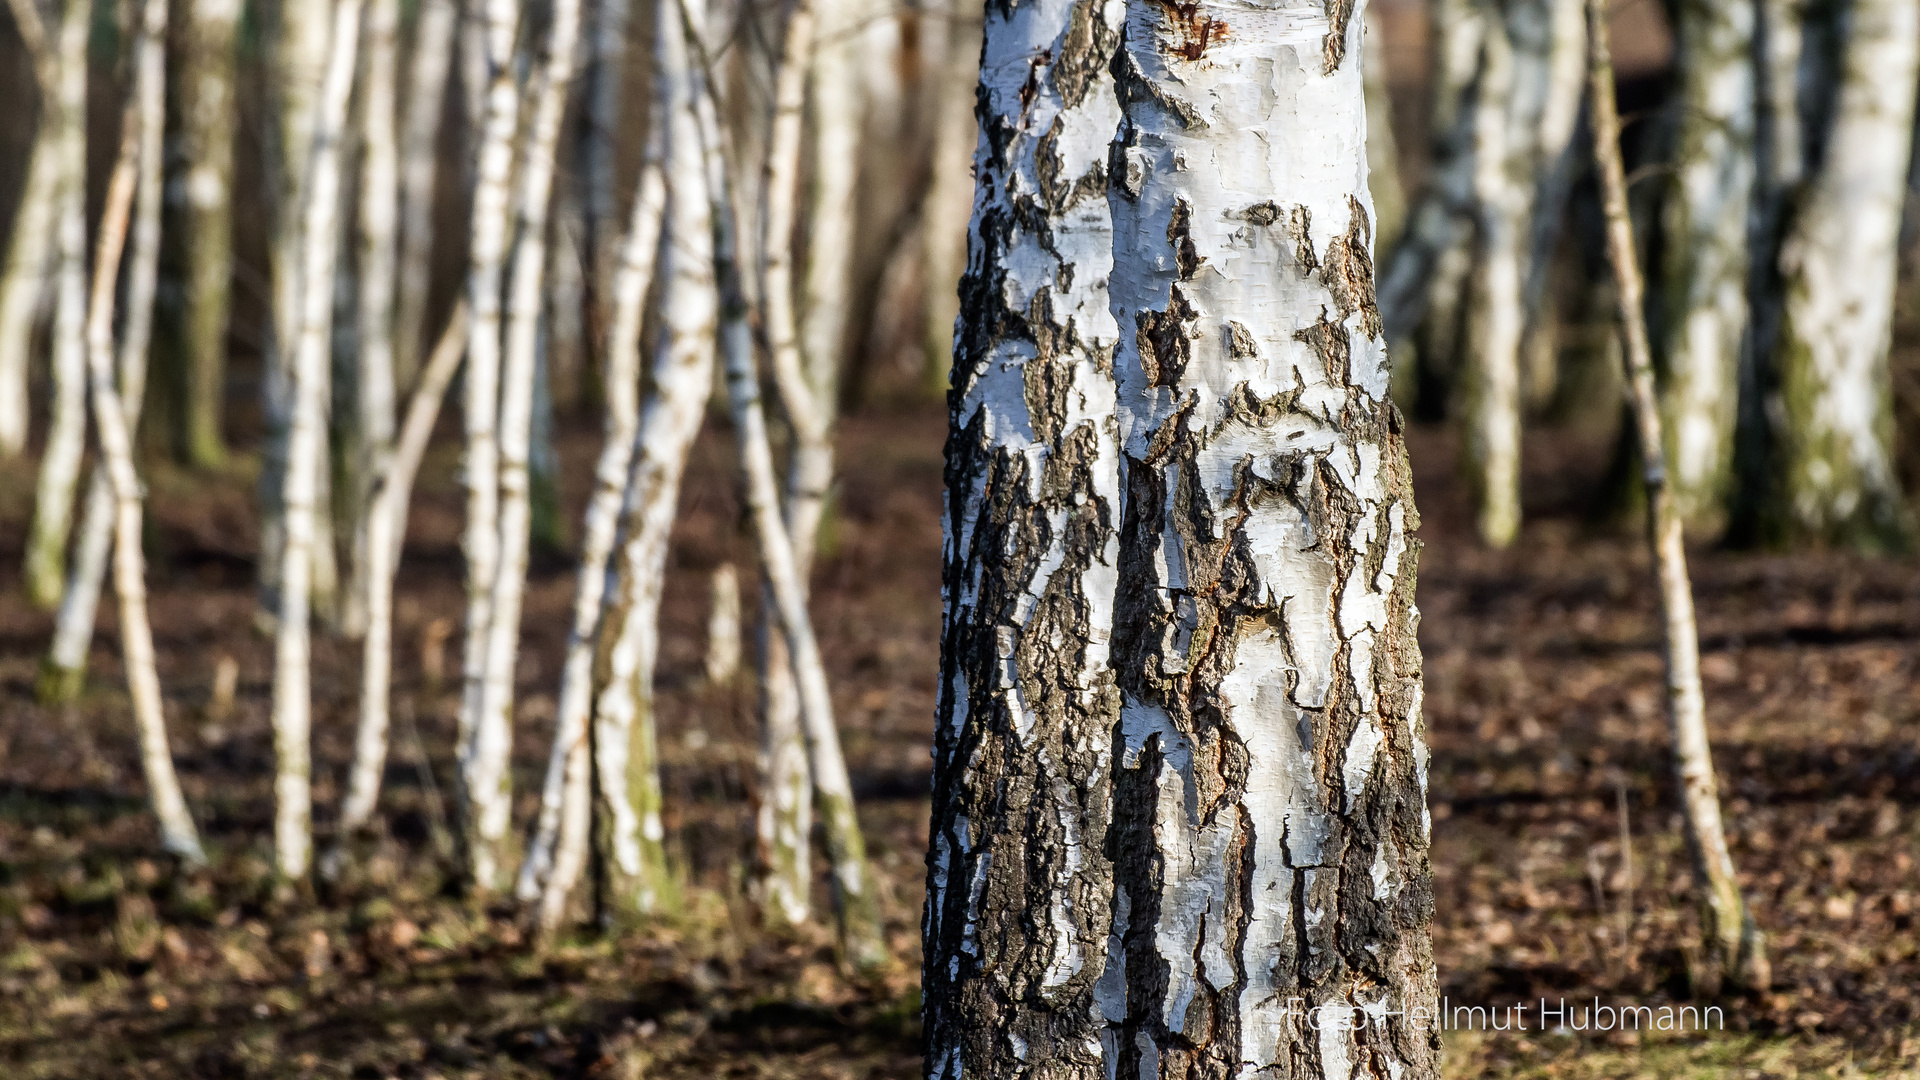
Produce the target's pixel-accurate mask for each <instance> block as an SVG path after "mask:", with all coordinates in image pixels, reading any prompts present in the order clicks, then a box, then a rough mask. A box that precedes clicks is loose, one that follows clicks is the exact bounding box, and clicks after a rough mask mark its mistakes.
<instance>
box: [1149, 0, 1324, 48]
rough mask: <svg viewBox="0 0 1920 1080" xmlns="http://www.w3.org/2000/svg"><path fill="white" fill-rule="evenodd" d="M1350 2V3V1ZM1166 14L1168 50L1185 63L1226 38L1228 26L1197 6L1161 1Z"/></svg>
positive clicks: (1167, 0)
mask: <svg viewBox="0 0 1920 1080" xmlns="http://www.w3.org/2000/svg"><path fill="white" fill-rule="evenodd" d="M1349 2H1351V0H1349ZM1159 3H1160V7H1161V8H1162V10H1164V11H1165V12H1166V15H1167V36H1168V37H1169V38H1171V39H1172V40H1171V41H1170V42H1169V44H1168V46H1167V51H1168V52H1170V53H1172V54H1173V55H1175V56H1178V57H1180V58H1181V59H1182V60H1189V61H1191V60H1198V59H1200V58H1201V57H1203V56H1205V55H1206V54H1207V48H1208V46H1210V45H1213V44H1215V43H1217V42H1221V41H1225V40H1226V39H1227V24H1226V22H1225V21H1223V20H1221V19H1216V18H1214V17H1213V16H1211V15H1208V14H1207V13H1206V12H1204V11H1202V10H1200V5H1199V4H1198V3H1182V2H1181V0H1159Z"/></svg>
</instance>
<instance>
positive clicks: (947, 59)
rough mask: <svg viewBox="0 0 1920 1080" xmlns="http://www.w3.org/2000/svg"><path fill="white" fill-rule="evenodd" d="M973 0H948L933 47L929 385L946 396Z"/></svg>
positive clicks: (968, 184)
mask: <svg viewBox="0 0 1920 1080" xmlns="http://www.w3.org/2000/svg"><path fill="white" fill-rule="evenodd" d="M981 10H982V6H981V5H980V4H978V3H974V2H973V0H948V3H947V5H946V6H945V7H944V8H943V9H941V10H940V11H939V12H937V13H936V14H935V16H934V18H936V19H941V18H944V20H945V27H944V30H943V32H942V33H941V34H937V35H932V37H933V40H934V41H936V42H940V43H941V44H942V45H943V46H944V48H943V49H942V50H941V51H939V52H935V53H934V54H933V59H934V61H935V62H936V63H938V64H939V65H940V67H939V74H938V76H937V78H938V80H939V81H938V82H937V83H936V87H937V88H936V90H935V94H936V95H937V100H936V101H935V102H934V108H933V117H934V136H933V183H932V184H931V185H930V186H929V187H928V189H927V201H926V205H925V207H924V208H923V209H922V210H921V212H920V230H921V234H922V240H921V252H922V258H923V259H924V261H925V267H926V269H925V270H924V271H923V277H924V278H925V280H926V291H927V328H926V351H927V389H928V393H929V394H931V395H933V396H935V397H945V396H946V391H947V378H948V373H949V371H950V370H951V368H952V366H953V327H954V322H953V320H954V318H955V317H956V316H958V315H959V314H960V275H961V274H962V273H964V272H965V271H966V268H967V216H968V215H969V214H970V213H971V212H972V210H973V173H972V170H971V169H970V168H969V166H970V165H971V164H972V161H973V149H974V144H975V143H977V142H978V141H979V132H978V130H977V129H976V128H975V126H974V123H973V104H974V102H973V90H974V87H975V86H977V85H978V84H979V82H980V16H981Z"/></svg>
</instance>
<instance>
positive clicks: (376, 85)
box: [340, 0, 400, 638]
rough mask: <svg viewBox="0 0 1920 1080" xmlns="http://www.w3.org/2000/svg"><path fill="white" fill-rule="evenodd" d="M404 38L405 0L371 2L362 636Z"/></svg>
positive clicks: (359, 371)
mask: <svg viewBox="0 0 1920 1080" xmlns="http://www.w3.org/2000/svg"><path fill="white" fill-rule="evenodd" d="M399 34H400V0H368V7H367V26H366V41H365V42H364V45H363V47H364V48H365V50H366V58H365V60H364V74H363V76H362V82H361V87H360V99H361V104H360V109H361V116H362V120H361V123H362V125H363V126H362V130H361V154H360V191H359V210H360V220H359V223H358V224H359V245H360V250H359V258H358V259H357V260H356V261H355V264H354V270H355V273H356V274H357V276H358V278H359V281H358V285H359V296H358V297H357V302H356V304H355V313H356V315H357V316H358V320H359V326H358V328H357V332H356V334H355V335H354V336H355V338H356V340H357V341H358V348H357V349H356V350H355V352H356V353H357V357H356V359H357V365H356V370H355V373H354V375H355V377H354V393H355V397H356V398H357V404H358V406H359V408H358V410H357V411H358V416H357V423H356V424H355V434H356V435H357V436H358V439H359V445H358V446H356V447H355V454H356V458H357V460H356V461H355V462H354V469H353V472H354V478H355V479H356V480H357V481H358V487H357V488H356V490H355V491H354V492H353V495H352V499H353V501H352V505H353V507H354V508H355V513H354V515H353V577H352V580H351V583H350V584H349V586H348V588H347V593H346V596H345V597H344V599H343V601H342V605H341V615H340V624H341V629H342V630H343V631H344V632H345V634H346V636H348V637H349V638H359V637H360V636H361V635H362V634H364V633H366V629H367V604H368V592H369V590H370V589H371V587H372V577H371V574H372V567H371V566H370V565H369V559H370V555H369V547H368V543H369V541H368V536H367V531H368V528H369V526H370V519H371V516H372V513H371V508H372V505H373V488H374V485H375V484H376V483H377V477H379V476H380V474H381V473H382V472H384V471H385V470H386V467H387V461H388V459H389V458H390V457H391V456H392V455H393V434H394V408H395V390H394V379H395V374H394V348H393V334H394V321H393V300H394V286H395V269H396V268H395V265H394V264H395V259H396V257H397V255H398V232H399V211H400V206H399V203H400V161H399V149H398V147H397V145H396V140H395V131H394V123H395V112H396V110H397V103H396V99H395V86H394V83H395V77H396V75H397V71H396V68H397V65H398V49H399Z"/></svg>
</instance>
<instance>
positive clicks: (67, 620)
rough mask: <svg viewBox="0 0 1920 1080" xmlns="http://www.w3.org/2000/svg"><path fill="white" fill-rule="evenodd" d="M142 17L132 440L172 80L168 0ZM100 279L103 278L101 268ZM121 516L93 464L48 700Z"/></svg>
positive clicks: (62, 675)
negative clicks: (169, 72) (168, 88)
mask: <svg viewBox="0 0 1920 1080" xmlns="http://www.w3.org/2000/svg"><path fill="white" fill-rule="evenodd" d="M140 18H141V20H142V24H141V26H140V27H139V29H138V36H137V37H136V38H135V40H134V47H133V64H132V67H133V79H132V83H133V86H132V91H133V99H134V111H133V112H132V113H131V114H130V115H131V119H130V120H129V121H128V122H129V123H132V124H134V125H136V126H137V131H138V138H139V144H138V147H137V154H138V157H137V159H136V164H135V165H134V166H133V168H134V169H135V175H136V177H137V178H138V179H137V181H136V183H135V187H134V203H133V208H132V219H133V220H132V232H133V251H132V254H131V256H130V257H129V258H128V260H127V267H126V278H127V284H126V306H125V309H124V310H125V312H126V317H125V322H124V324H123V327H122V329H121V339H120V360H119V371H120V375H119V379H120V385H119V395H120V403H121V404H120V421H121V423H122V424H124V425H125V427H126V429H127V432H128V437H129V438H132V437H133V433H134V432H137V431H138V430H139V426H140V403H141V401H142V400H143V399H144V397H145V395H146V384H147V346H148V344H149V343H150V342H151V341H152V337H153V333H152V331H153V304H154V293H155V288H156V286H157V284H158V281H159V270H160V211H161V201H162V198H163V192H162V190H161V183H162V169H161V166H162V154H163V152H164V146H165V128H166V81H167V71H166V24H167V10H166V5H165V3H164V0H143V2H142V4H141V7H140ZM95 273H96V275H97V274H98V273H99V267H98V266H96V267H95ZM96 426H97V424H96ZM119 510H120V507H119V505H118V503H117V501H116V499H115V493H114V490H113V481H112V477H111V476H110V475H109V472H108V468H107V465H106V463H105V462H95V463H94V466H93V469H92V472H91V475H90V476H89V477H88V479H87V500H86V504H85V510H84V512H83V513H82V515H81V522H80V533H79V541H78V543H76V544H75V545H74V560H73V565H72V567H71V568H70V570H69V572H68V575H67V583H66V589H65V591H64V592H63V593H62V594H61V597H60V612H59V615H58V616H57V617H56V618H55V620H54V629H53V645H52V647H51V648H50V649H48V651H47V658H46V661H45V662H44V663H43V664H42V666H41V677H40V686H39V691H40V697H41V699H42V700H44V701H69V700H71V699H72V698H73V697H75V696H76V695H77V694H78V693H79V692H80V689H81V685H82V683H83V681H84V679H85V675H86V667H87V652H88V648H89V646H90V645H91V644H92V641H93V624H94V616H95V614H96V612H97V609H98V607H99V604H100V589H101V586H102V584H103V583H104V581H105V578H106V573H107V556H108V553H109V552H110V551H111V550H112V546H113V535H114V529H115V528H116V522H117V518H118V513H119ZM143 573H144V572H143Z"/></svg>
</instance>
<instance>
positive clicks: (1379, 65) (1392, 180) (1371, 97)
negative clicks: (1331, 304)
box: [1363, 8, 1407, 262]
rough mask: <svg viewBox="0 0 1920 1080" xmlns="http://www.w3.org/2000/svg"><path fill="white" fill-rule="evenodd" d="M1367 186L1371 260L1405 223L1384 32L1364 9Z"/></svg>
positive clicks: (1374, 15)
mask: <svg viewBox="0 0 1920 1080" xmlns="http://www.w3.org/2000/svg"><path fill="white" fill-rule="evenodd" d="M1365 33H1366V38H1365V40H1366V62H1365V64H1364V66H1363V70H1364V71H1365V73H1366V89H1367V186H1368V188H1369V190H1371V191H1372V193H1373V212H1374V223H1373V226H1374V227H1373V257H1374V260H1375V261H1376V262H1378V261H1379V260H1381V259H1383V258H1384V257H1385V256H1386V255H1387V253H1388V252H1390V251H1392V250H1393V245H1394V243H1395V242H1396V241H1398V240H1399V239H1400V231H1401V230H1402V229H1404V228H1405V227H1406V224H1407V192H1406V188H1404V187H1403V186H1401V183H1400V143H1399V140H1398V139H1396V138H1395V137H1394V133H1393V93H1392V87H1391V86H1390V85H1389V84H1388V81H1387V46H1386V30H1385V28H1384V27H1383V26H1382V24H1381V22H1380V18H1379V15H1378V13H1377V12H1376V11H1375V10H1374V9H1373V8H1368V9H1367V25H1366V30H1365Z"/></svg>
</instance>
